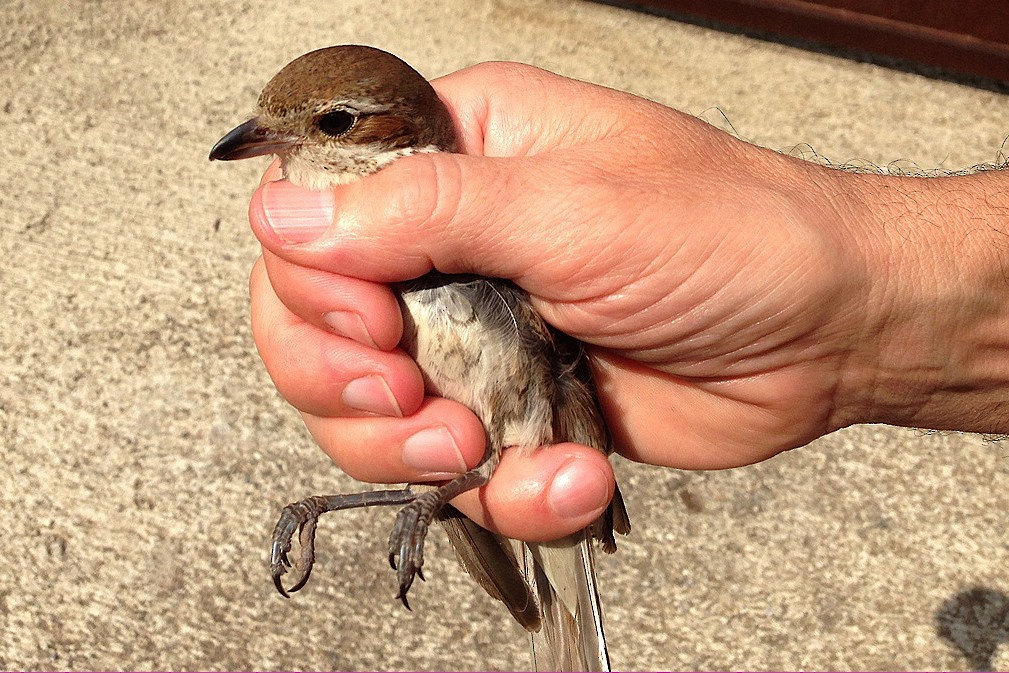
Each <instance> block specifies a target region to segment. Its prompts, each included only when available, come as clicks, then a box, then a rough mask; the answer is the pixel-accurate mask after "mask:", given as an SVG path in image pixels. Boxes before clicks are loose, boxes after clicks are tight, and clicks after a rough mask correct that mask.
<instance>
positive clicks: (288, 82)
mask: <svg viewBox="0 0 1009 673" xmlns="http://www.w3.org/2000/svg"><path fill="white" fill-rule="evenodd" d="M455 149H456V142H455V130H454V127H453V123H452V118H451V116H450V115H449V113H448V110H447V109H446V108H445V105H444V104H443V103H442V102H441V100H440V99H439V98H438V95H437V94H436V93H435V91H434V89H432V88H431V85H430V84H428V82H427V80H425V79H424V78H423V77H422V76H421V75H420V74H419V73H418V72H417V71H416V70H414V69H413V68H411V67H410V66H409V65H407V64H406V63H405V62H403V61H402V60H400V59H399V58H397V57H395V56H393V55H392V54H389V53H387V52H384V51H382V50H380V49H375V48H373V47H364V46H359V45H345V46H338V47H327V48H325V49H319V50H317V51H313V52H309V53H307V54H305V55H304V56H301V57H299V58H297V59H295V60H294V61H291V62H290V63H289V64H287V65H286V66H285V67H284V69H283V70H281V71H280V72H279V73H277V74H276V75H275V76H274V77H273V79H271V80H270V81H269V83H268V84H267V85H266V87H265V88H264V89H263V92H262V94H260V96H259V102H258V104H257V106H256V115H255V116H254V117H253V118H252V119H250V120H248V121H247V122H245V123H244V124H241V125H240V126H238V127H236V128H234V129H232V130H231V131H229V132H228V133H227V134H226V135H225V136H224V137H223V138H221V139H220V140H219V141H218V142H217V144H216V145H214V148H213V149H212V150H211V152H210V159H211V160H215V159H216V160H221V161H229V160H232V159H245V158H248V157H255V156H261V155H264V154H276V155H277V156H278V157H280V160H281V166H282V169H283V172H284V177H286V178H287V179H289V180H291V182H294V183H295V184H299V185H301V186H304V187H309V188H313V189H320V188H323V187H326V186H329V185H333V184H340V183H346V182H351V181H353V180H356V179H358V178H360V177H362V176H364V175H367V174H369V173H374V172H375V171H377V170H380V169H381V168H382V167H384V166H385V165H386V164H388V163H390V162H391V161H393V160H395V159H397V158H399V157H401V156H405V155H408V154H415V153H418V152H438V151H447V152H451V151H455Z"/></svg>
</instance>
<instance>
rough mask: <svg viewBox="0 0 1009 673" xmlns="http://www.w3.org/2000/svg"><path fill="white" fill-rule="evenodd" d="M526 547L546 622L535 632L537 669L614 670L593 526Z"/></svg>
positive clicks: (528, 569) (527, 565)
mask: <svg viewBox="0 0 1009 673" xmlns="http://www.w3.org/2000/svg"><path fill="white" fill-rule="evenodd" d="M525 548H526V549H525V570H526V577H527V579H528V581H529V583H530V584H531V585H532V587H533V591H534V593H535V594H536V596H537V599H538V602H539V605H540V613H541V618H542V627H541V628H540V630H539V631H538V632H535V633H532V653H533V665H534V667H535V669H536V670H537V671H608V670H610V660H609V654H608V653H607V650H606V638H605V636H604V634H603V616H602V608H601V606H600V603H599V592H598V591H597V590H596V572H595V562H594V558H593V550H592V542H591V540H590V538H589V534H588V532H587V531H583V532H581V533H578V534H576V535H571V536H568V537H566V538H563V539H560V540H556V541H553V542H537V543H528V544H527V545H525Z"/></svg>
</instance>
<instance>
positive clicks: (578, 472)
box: [547, 461, 610, 519]
mask: <svg viewBox="0 0 1009 673" xmlns="http://www.w3.org/2000/svg"><path fill="white" fill-rule="evenodd" d="M609 489H610V486H609V475H607V474H604V473H603V472H602V471H601V470H600V469H598V468H597V467H595V466H591V467H588V466H586V465H584V464H579V463H578V462H576V461H571V462H569V463H567V464H566V465H564V466H563V467H561V468H560V469H559V470H558V471H557V473H556V474H555V475H554V478H553V481H552V482H551V484H550V491H549V492H548V493H547V504H548V505H549V506H550V509H551V510H553V512H554V514H556V515H557V516H559V517H561V518H563V519H577V518H581V517H583V516H585V515H586V514H589V513H592V512H595V511H597V510H600V509H602V508H603V507H605V506H606V504H607V503H608V502H609V498H610V490H609Z"/></svg>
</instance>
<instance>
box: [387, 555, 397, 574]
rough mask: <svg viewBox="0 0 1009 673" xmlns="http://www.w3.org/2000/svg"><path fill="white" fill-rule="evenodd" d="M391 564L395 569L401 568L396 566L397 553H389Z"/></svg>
mask: <svg viewBox="0 0 1009 673" xmlns="http://www.w3.org/2000/svg"><path fill="white" fill-rule="evenodd" d="M389 565H390V566H391V567H392V569H393V570H399V568H397V567H396V555H395V554H389Z"/></svg>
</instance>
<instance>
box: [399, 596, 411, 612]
mask: <svg viewBox="0 0 1009 673" xmlns="http://www.w3.org/2000/svg"><path fill="white" fill-rule="evenodd" d="M396 598H398V599H399V600H401V601H403V606H404V607H405V608H406V609H407V610H409V611H410V612H413V608H411V607H410V602H409V601H407V600H406V594H405V593H400V595H399V596H396Z"/></svg>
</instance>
